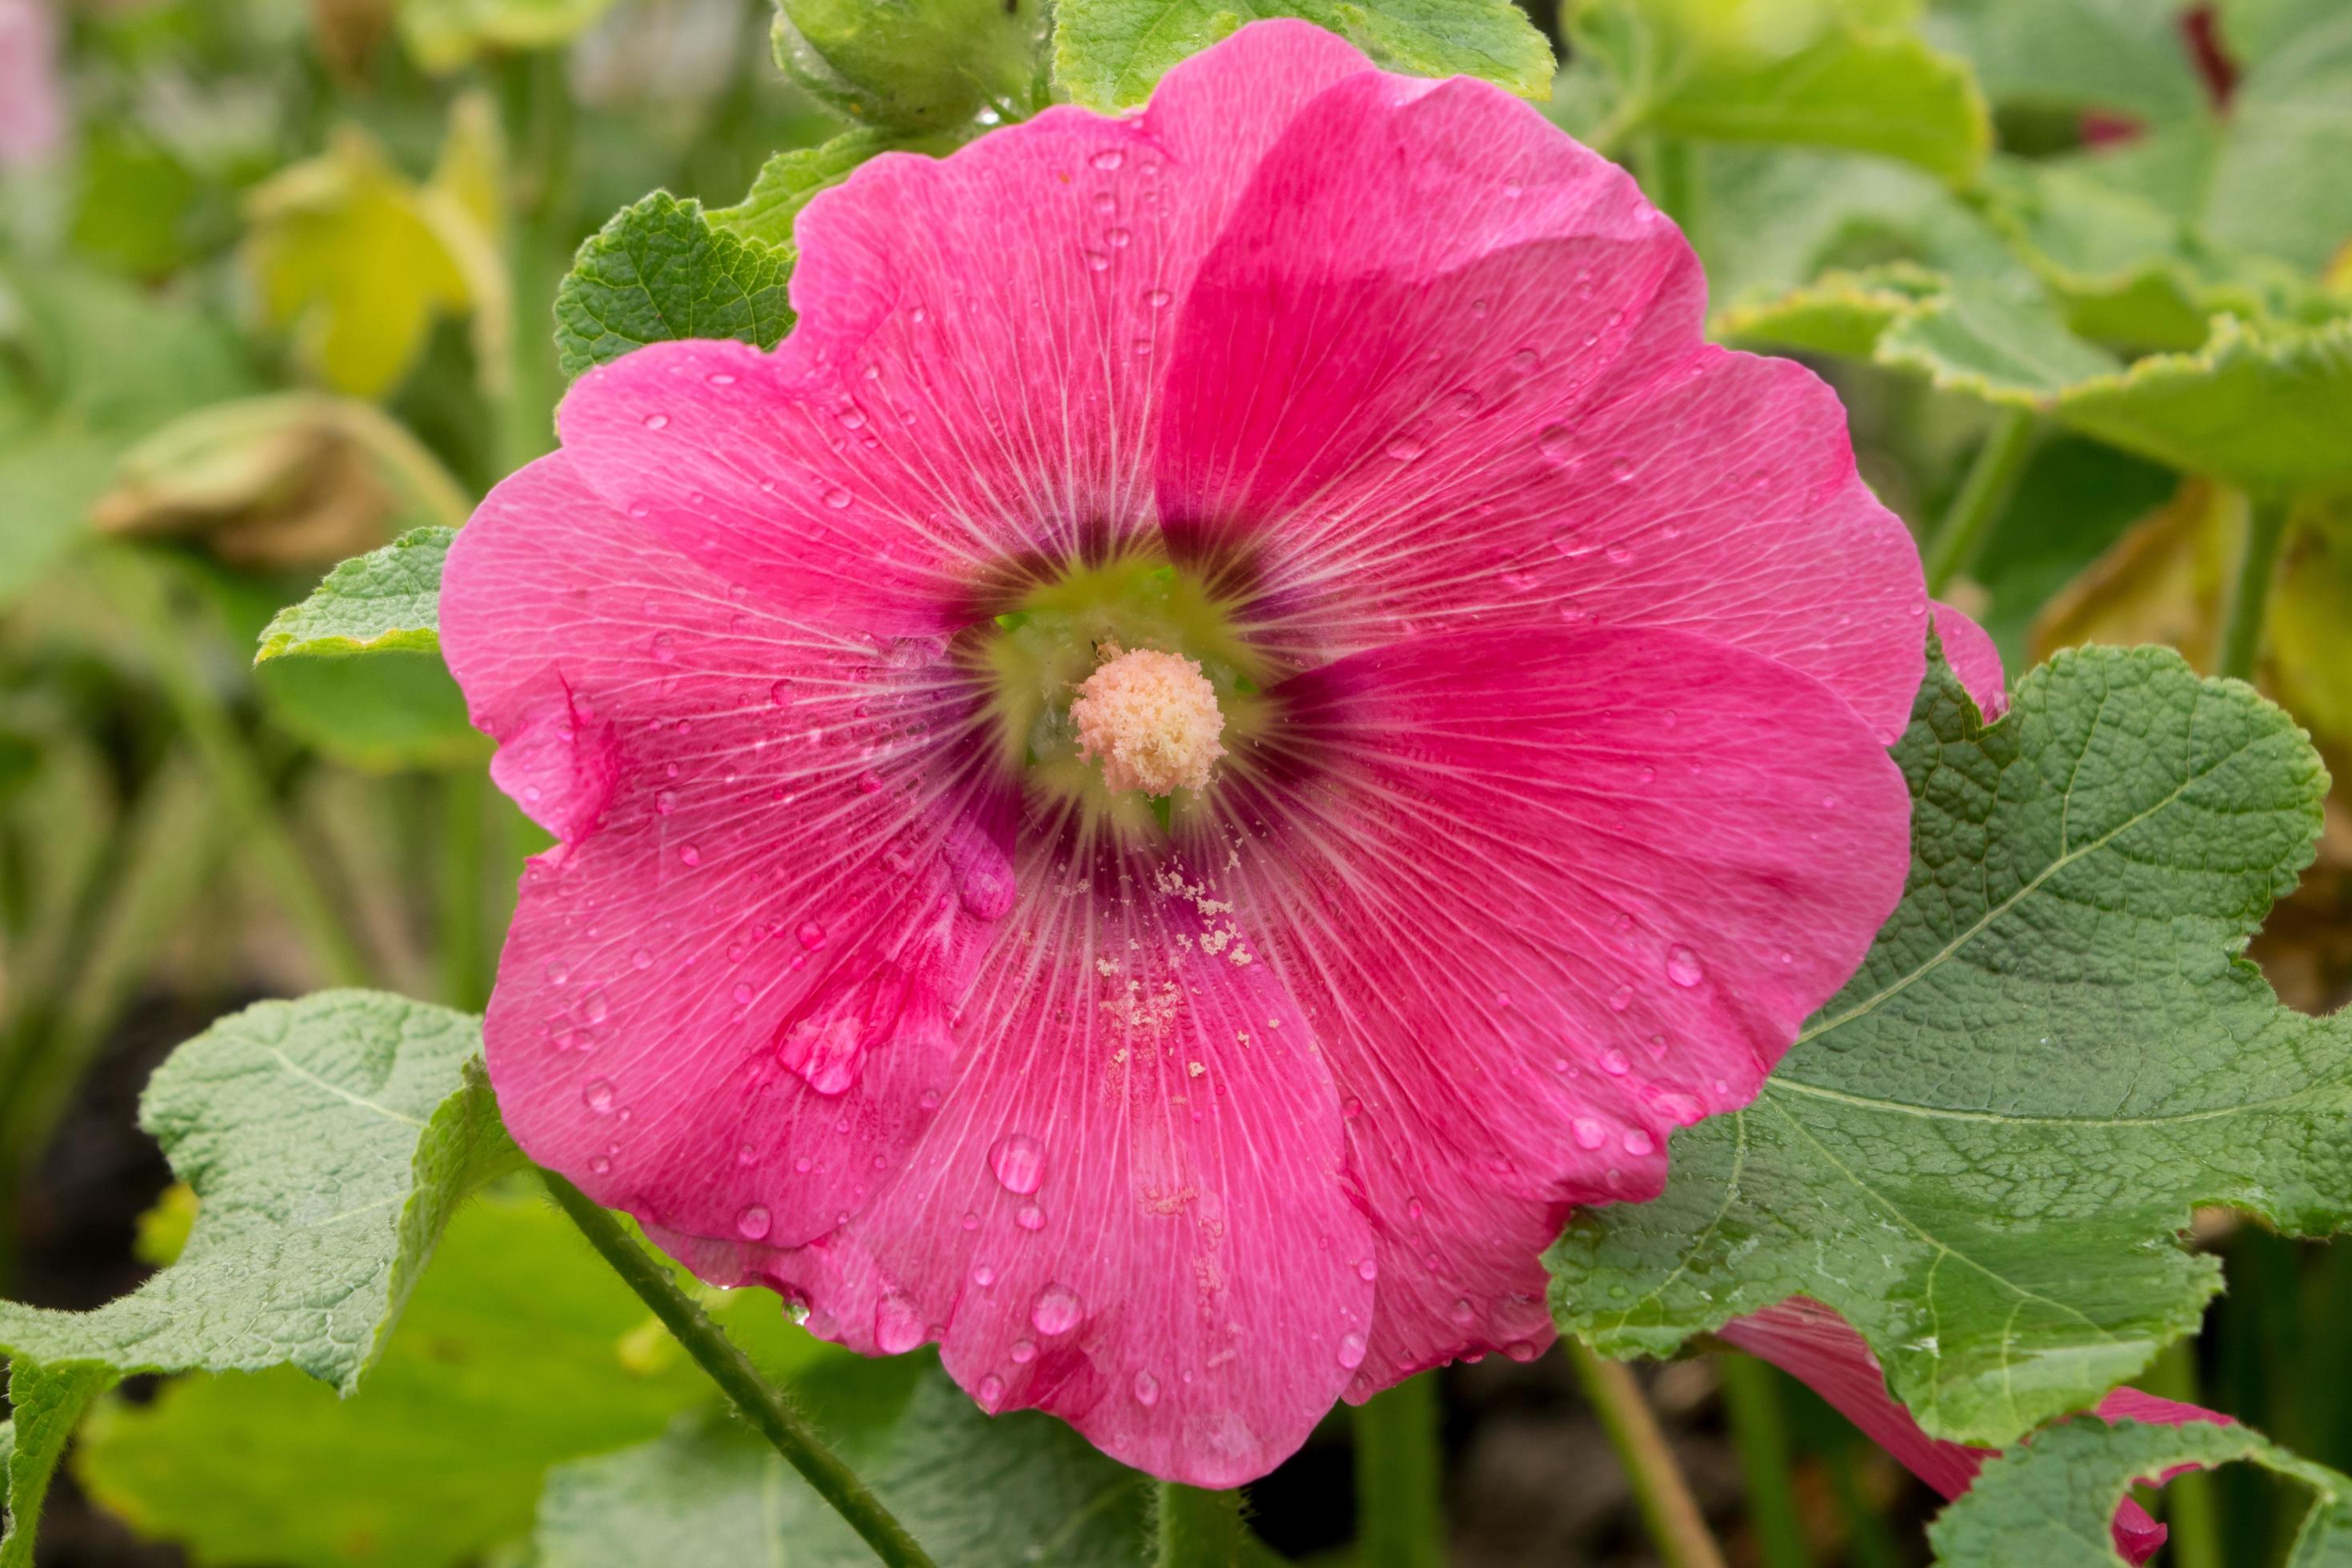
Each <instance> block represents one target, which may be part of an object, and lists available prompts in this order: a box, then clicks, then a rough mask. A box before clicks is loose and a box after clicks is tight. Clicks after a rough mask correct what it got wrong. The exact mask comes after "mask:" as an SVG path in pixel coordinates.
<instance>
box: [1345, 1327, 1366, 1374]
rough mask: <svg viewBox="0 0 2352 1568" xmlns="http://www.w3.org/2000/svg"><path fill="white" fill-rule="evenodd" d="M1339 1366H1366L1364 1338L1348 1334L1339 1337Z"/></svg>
mask: <svg viewBox="0 0 2352 1568" xmlns="http://www.w3.org/2000/svg"><path fill="white" fill-rule="evenodd" d="M1339 1364H1340V1365H1341V1366H1345V1367H1359V1366H1361V1365H1363V1364H1364V1336H1363V1335H1361V1334H1357V1333H1347V1334H1341V1335H1340V1336H1339Z"/></svg>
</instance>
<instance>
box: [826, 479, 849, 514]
mask: <svg viewBox="0 0 2352 1568" xmlns="http://www.w3.org/2000/svg"><path fill="white" fill-rule="evenodd" d="M824 504H825V505H827V506H829V507H831V508H833V510H835V511H839V510H841V509H842V508H843V507H845V506H847V505H848V504H849V492H848V491H847V490H845V489H842V487H841V486H839V485H835V486H834V487H833V489H829V490H827V491H825V492H824Z"/></svg>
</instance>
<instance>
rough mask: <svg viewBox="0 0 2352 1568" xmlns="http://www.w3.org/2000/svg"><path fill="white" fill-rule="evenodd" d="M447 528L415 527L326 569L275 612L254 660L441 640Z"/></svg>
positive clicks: (421, 648)
mask: <svg viewBox="0 0 2352 1568" xmlns="http://www.w3.org/2000/svg"><path fill="white" fill-rule="evenodd" d="M456 538H457V530H456V529H454V528H416V529H411V530H410V531H408V532H406V533H404V534H402V535H401V536H400V537H399V538H398V539H395V540H394V541H393V542H391V543H390V544H387V545H385V546H384V547H383V549H381V550H372V551H370V552H368V553H367V554H365V555H361V556H355V557H353V558H352V559H351V560H349V561H346V562H344V563H342V564H341V565H340V566H337V567H336V568H335V569H334V570H333V571H331V572H330V573H328V574H327V576H326V580H325V581H324V582H322V583H320V584H319V585H318V586H317V587H316V588H314V589H312V590H311V591H310V597H309V598H307V599H305V600H303V601H302V602H301V603H300V604H299V605H288V606H286V608H284V609H282V610H280V611H278V616H277V618H276V619H274V620H272V621H271V622H270V623H269V626H268V629H267V630H265V631H264V632H263V633H262V634H261V651H260V652H259V653H258V654H256V655H255V656H254V662H255V663H257V664H259V663H262V662H264V661H266V660H268V659H273V658H281V657H284V656H286V655H289V654H290V655H295V656H299V657H312V658H316V657H321V656H328V655H345V656H348V655H351V654H356V653H378V652H389V651H392V650H394V649H408V650H412V651H416V652H424V653H437V652H438V651H440V647H441V631H440V627H441V565H442V563H443V562H444V561H445V560H446V559H447V557H448V554H449V544H450V542H451V541H453V540H455V539H456Z"/></svg>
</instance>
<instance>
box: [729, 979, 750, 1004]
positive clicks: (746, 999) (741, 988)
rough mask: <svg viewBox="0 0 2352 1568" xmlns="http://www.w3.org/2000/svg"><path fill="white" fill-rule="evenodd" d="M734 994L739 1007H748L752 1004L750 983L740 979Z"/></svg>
mask: <svg viewBox="0 0 2352 1568" xmlns="http://www.w3.org/2000/svg"><path fill="white" fill-rule="evenodd" d="M733 994H734V997H735V1005H737V1006H738V1007H748V1006H750V1005H751V985H750V984H749V983H747V982H743V981H738V982H737V983H736V985H735V990H734V993H733Z"/></svg>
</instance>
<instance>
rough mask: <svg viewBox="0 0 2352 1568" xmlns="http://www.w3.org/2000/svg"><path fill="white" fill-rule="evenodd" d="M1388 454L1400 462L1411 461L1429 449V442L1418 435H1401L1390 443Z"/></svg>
mask: <svg viewBox="0 0 2352 1568" xmlns="http://www.w3.org/2000/svg"><path fill="white" fill-rule="evenodd" d="M1387 449H1388V454H1389V456H1390V457H1391V458H1395V459H1396V460H1397V461H1398V462H1400V463H1410V462H1412V461H1413V460H1415V459H1416V458H1419V457H1420V456H1421V455H1422V454H1423V452H1426V451H1428V450H1429V443H1428V442H1426V441H1424V440H1423V439H1422V438H1421V437H1418V436H1399V437H1396V438H1395V439H1393V440H1391V442H1390V443H1389V444H1388V448H1387Z"/></svg>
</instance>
